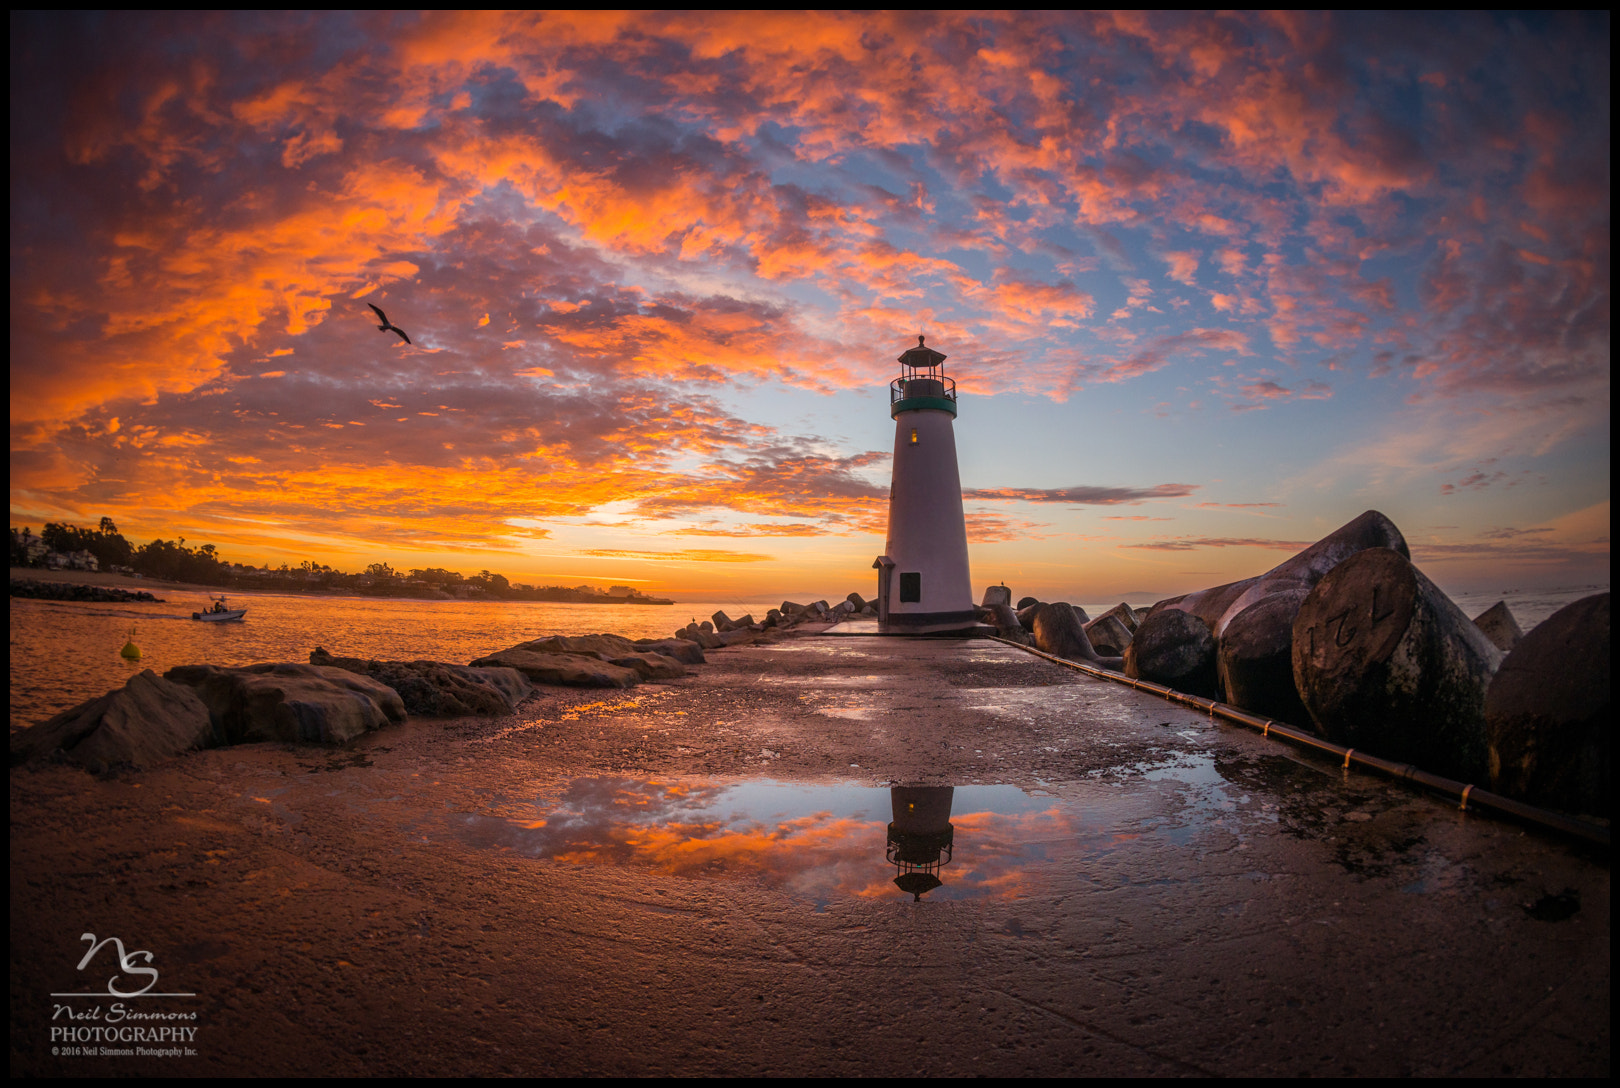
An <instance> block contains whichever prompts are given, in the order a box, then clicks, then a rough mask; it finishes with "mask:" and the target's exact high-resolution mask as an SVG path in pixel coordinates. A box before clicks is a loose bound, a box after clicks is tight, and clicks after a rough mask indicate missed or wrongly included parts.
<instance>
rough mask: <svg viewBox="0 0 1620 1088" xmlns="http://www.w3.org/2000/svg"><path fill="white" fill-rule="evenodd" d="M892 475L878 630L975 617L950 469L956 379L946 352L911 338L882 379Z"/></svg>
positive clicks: (939, 625)
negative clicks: (891, 373) (896, 367)
mask: <svg viewBox="0 0 1620 1088" xmlns="http://www.w3.org/2000/svg"><path fill="white" fill-rule="evenodd" d="M889 416H890V417H891V418H892V419H893V420H894V477H893V480H892V482H891V483H890V486H889V536H888V541H887V544H886V545H885V549H884V554H882V555H880V556H878V557H877V560H876V562H874V563H873V564H872V566H873V567H875V568H876V569H877V572H878V594H877V606H878V630H880V631H882V632H884V633H887V634H914V635H924V634H930V633H935V632H940V631H959V630H962V629H964V628H968V627H972V626H973V625H974V623H975V622H976V620H977V613H976V612H975V611H974V608H973V583H972V580H971V579H970V578H969V576H968V547H967V524H966V521H965V520H964V519H963V516H962V478H961V475H960V473H958V472H957V469H956V434H955V431H954V430H953V427H952V424H953V422H954V421H955V419H956V382H955V381H953V380H952V379H950V378H948V377H946V375H945V356H944V355H943V354H942V353H940V352H937V351H935V350H934V349H933V348H931V347H928V346H927V345H926V344H924V343H923V338H922V337H921V336H919V337H917V346H916V347H914V348H912V349H911V350H910V351H907V352H906V353H905V354H904V355H902V356H900V376H899V377H898V378H896V379H894V381H892V382H890V383H889Z"/></svg>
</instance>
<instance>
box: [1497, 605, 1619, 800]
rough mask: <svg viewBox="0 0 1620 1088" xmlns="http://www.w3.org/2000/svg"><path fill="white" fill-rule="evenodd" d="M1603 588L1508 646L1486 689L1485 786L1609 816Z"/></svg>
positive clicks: (1608, 678)
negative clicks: (1487, 767)
mask: <svg viewBox="0 0 1620 1088" xmlns="http://www.w3.org/2000/svg"><path fill="white" fill-rule="evenodd" d="M1609 625H1610V616H1609V594H1607V593H1599V594H1597V595H1596V596H1593V597H1587V598H1584V599H1583V600H1579V601H1576V602H1575V603H1574V604H1571V605H1567V606H1565V607H1564V608H1562V609H1560V610H1558V611H1557V612H1555V613H1553V615H1552V616H1551V617H1549V618H1548V619H1547V620H1545V621H1544V622H1542V623H1541V624H1539V625H1537V626H1536V627H1535V628H1534V629H1533V630H1532V631H1531V632H1530V633H1529V634H1528V635H1526V636H1524V638H1523V640H1521V641H1520V642H1519V644H1518V645H1517V646H1515V647H1514V648H1513V652H1512V653H1510V654H1508V655H1507V657H1506V658H1505V659H1504V660H1503V662H1502V667H1501V668H1500V669H1498V670H1497V673H1496V677H1495V679H1493V680H1492V681H1491V686H1490V690H1489V691H1488V692H1487V693H1486V695H1485V725H1486V729H1487V736H1488V744H1489V760H1490V772H1491V789H1493V790H1496V791H1497V792H1498V793H1504V794H1506V795H1508V796H1509V797H1518V798H1521V799H1522V800H1525V801H1528V802H1530V803H1531V804H1536V805H1544V806H1546V807H1547V808H1555V809H1562V810H1564V811H1566V812H1578V813H1584V814H1586V815H1590V816H1601V817H1603V818H1604V819H1608V818H1609V791H1610V780H1611V778H1612V776H1613V771H1612V769H1611V767H1610V763H1609V758H1610V749H1611V743H1610V739H1609V736H1610V732H1611V730H1612V728H1613V726H1612V725H1611V722H1612V717H1613V711H1612V705H1613V701H1614V696H1613V680H1612V673H1611V669H1612V667H1613V666H1612V664H1611V658H1610V633H1609Z"/></svg>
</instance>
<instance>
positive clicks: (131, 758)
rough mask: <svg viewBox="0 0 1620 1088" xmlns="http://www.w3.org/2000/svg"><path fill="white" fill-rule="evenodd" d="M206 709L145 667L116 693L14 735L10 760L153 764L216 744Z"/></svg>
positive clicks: (96, 766) (99, 766)
mask: <svg viewBox="0 0 1620 1088" xmlns="http://www.w3.org/2000/svg"><path fill="white" fill-rule="evenodd" d="M215 740H216V738H215V735H214V729H213V724H212V722H211V720H210V718H209V716H208V707H206V706H204V705H203V701H202V700H201V699H199V698H198V697H197V695H196V693H195V692H193V691H192V690H191V689H190V688H187V687H183V686H181V685H179V684H175V683H172V682H170V681H168V680H165V679H163V678H162V677H161V676H158V675H157V674H156V673H154V672H153V671H152V670H151V669H146V670H144V671H142V672H139V673H137V674H135V675H134V676H133V677H131V678H130V681H129V683H127V684H125V685H124V686H123V687H121V688H119V689H118V690H117V691H113V692H108V693H107V694H106V695H102V696H99V697H97V698H95V699H91V700H90V701H89V702H86V703H81V704H79V705H78V706H76V707H74V708H73V709H72V710H65V711H63V712H62V713H60V714H58V715H56V716H55V717H54V718H51V719H50V720H49V721H45V722H41V723H40V724H39V725H36V726H34V727H33V728H32V729H25V730H23V731H21V732H19V733H13V734H12V735H11V763H12V765H13V766H15V765H16V764H18V763H21V762H23V761H25V760H30V759H39V758H44V757H47V756H52V755H54V754H56V753H58V752H60V753H61V758H63V759H66V760H67V761H68V762H70V763H76V764H78V765H79V766H81V767H84V768H85V769H86V770H89V771H92V772H95V773H98V774H99V773H102V772H104V771H108V770H111V769H113V768H115V767H120V766H128V767H135V768H146V767H155V766H157V765H158V764H160V763H164V762H166V761H168V760H170V759H173V758H174V757H175V756H178V755H179V754H180V753H182V752H188V751H191V750H192V749H194V748H209V747H212V746H213V745H214V743H215Z"/></svg>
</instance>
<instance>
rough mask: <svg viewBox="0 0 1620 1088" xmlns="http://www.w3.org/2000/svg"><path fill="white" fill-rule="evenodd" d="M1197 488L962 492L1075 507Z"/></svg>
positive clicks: (1186, 492)
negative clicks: (1069, 504)
mask: <svg viewBox="0 0 1620 1088" xmlns="http://www.w3.org/2000/svg"><path fill="white" fill-rule="evenodd" d="M1196 490H1198V485H1197V484H1158V485H1156V486H1154V487H1093V486H1086V485H1083V484H1079V485H1076V486H1074V487H1052V488H1031V487H990V488H978V489H975V490H971V491H964V492H962V497H963V498H964V499H975V500H980V501H985V500H988V501H1001V502H1013V501H1017V502H1063V503H1073V504H1074V505H1076V506H1119V505H1121V504H1135V503H1139V502H1146V501H1147V500H1148V499H1178V498H1185V497H1186V496H1188V495H1191V494H1192V493H1193V492H1194V491H1196Z"/></svg>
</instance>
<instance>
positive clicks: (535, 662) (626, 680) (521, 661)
mask: <svg viewBox="0 0 1620 1088" xmlns="http://www.w3.org/2000/svg"><path fill="white" fill-rule="evenodd" d="M631 652H632V653H633V652H635V651H631ZM621 656H628V655H621ZM472 664H473V665H474V666H475V667H483V666H493V667H496V668H508V669H516V670H517V671H518V672H520V673H522V674H523V675H524V676H526V677H527V678H528V680H529V682H530V683H531V684H557V685H561V686H563V687H570V688H633V687H635V686H636V684H637V683H638V682H640V680H641V676H640V675H639V674H638V673H637V672H636V670H635V669H632V668H626V667H625V666H623V665H614V664H611V663H610V662H607V661H603V660H602V659H601V658H599V657H597V656H596V655H594V654H569V653H540V652H537V651H535V650H526V649H523V648H522V647H520V646H514V647H513V648H511V649H510V650H502V651H500V652H499V653H493V654H490V655H488V656H487V657H480V658H478V659H477V660H476V661H474V662H472Z"/></svg>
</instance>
